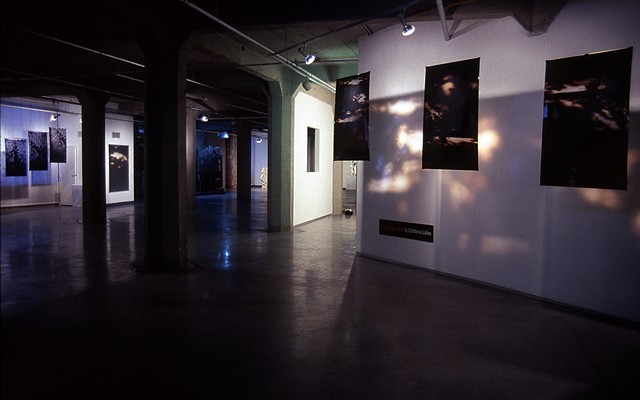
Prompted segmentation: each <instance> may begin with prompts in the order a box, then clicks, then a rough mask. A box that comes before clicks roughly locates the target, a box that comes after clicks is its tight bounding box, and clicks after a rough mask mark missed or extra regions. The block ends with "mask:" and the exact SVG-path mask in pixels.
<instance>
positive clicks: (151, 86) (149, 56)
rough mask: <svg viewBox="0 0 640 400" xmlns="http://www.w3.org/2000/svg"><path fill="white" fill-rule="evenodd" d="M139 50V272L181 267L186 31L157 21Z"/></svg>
mask: <svg viewBox="0 0 640 400" xmlns="http://www.w3.org/2000/svg"><path fill="white" fill-rule="evenodd" d="M156 28H157V29H156V30H155V31H154V36H153V37H146V38H145V40H142V41H141V43H140V44H141V48H142V50H143V52H144V54H145V66H146V79H145V82H146V89H145V90H146V93H145V123H146V129H145V151H144V160H145V168H144V174H145V176H144V206H145V223H144V231H145V261H144V265H143V266H142V267H141V270H142V271H143V272H161V271H176V270H182V269H185V268H187V220H186V196H185V191H186V179H187V173H186V171H187V168H186V84H187V82H186V52H187V46H186V45H185V44H186V42H187V39H188V38H189V35H190V32H188V31H186V30H183V29H180V28H179V27H177V24H173V23H159V24H157V25H156Z"/></svg>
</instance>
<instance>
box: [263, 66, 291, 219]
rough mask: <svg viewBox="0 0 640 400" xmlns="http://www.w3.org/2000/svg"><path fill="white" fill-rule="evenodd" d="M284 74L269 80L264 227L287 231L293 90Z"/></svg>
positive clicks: (289, 215)
mask: <svg viewBox="0 0 640 400" xmlns="http://www.w3.org/2000/svg"><path fill="white" fill-rule="evenodd" d="M294 90H295V88H294V87H293V82H291V76H290V75H289V74H288V73H284V74H283V79H282V80H281V81H270V82H269V92H270V96H269V161H268V166H269V178H268V181H269V190H268V194H267V210H268V211H267V229H268V230H270V231H290V230H291V228H292V221H293V216H292V213H293V207H292V204H293V190H292V189H293V187H292V186H293V183H292V180H293V172H292V165H293V163H292V159H293V140H292V131H293V121H292V119H293V93H294Z"/></svg>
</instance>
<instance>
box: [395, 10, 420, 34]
mask: <svg viewBox="0 0 640 400" xmlns="http://www.w3.org/2000/svg"><path fill="white" fill-rule="evenodd" d="M398 19H399V20H400V23H401V24H402V36H409V35H411V34H412V33H413V32H415V31H416V27H415V26H413V25H411V24H408V23H407V21H405V20H404V11H400V12H398Z"/></svg>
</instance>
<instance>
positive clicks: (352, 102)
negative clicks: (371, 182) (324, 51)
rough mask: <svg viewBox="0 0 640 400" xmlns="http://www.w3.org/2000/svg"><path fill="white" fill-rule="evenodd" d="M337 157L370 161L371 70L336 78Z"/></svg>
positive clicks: (334, 131) (336, 159)
mask: <svg viewBox="0 0 640 400" xmlns="http://www.w3.org/2000/svg"><path fill="white" fill-rule="evenodd" d="M333 137H334V139H333V159H334V160H335V161H338V160H369V72H365V73H363V74H360V75H354V76H350V77H347V78H341V79H338V80H337V81H336V111H335V119H334V125H333Z"/></svg>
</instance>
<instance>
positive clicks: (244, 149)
mask: <svg viewBox="0 0 640 400" xmlns="http://www.w3.org/2000/svg"><path fill="white" fill-rule="evenodd" d="M237 128H238V129H237V133H238V142H237V146H238V148H237V150H238V154H237V157H236V162H237V171H238V172H237V174H238V200H251V124H249V123H248V122H246V121H239V122H238V125H237Z"/></svg>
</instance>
